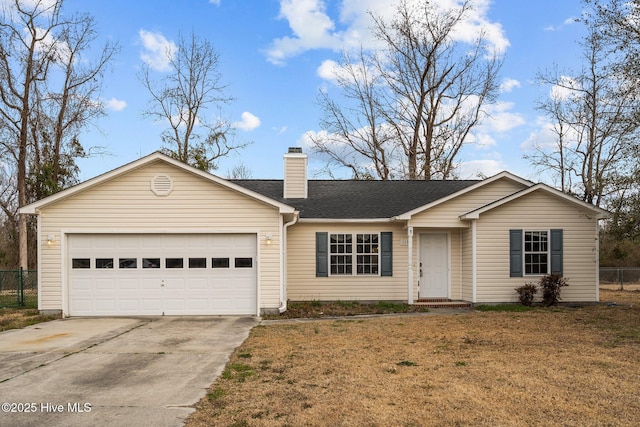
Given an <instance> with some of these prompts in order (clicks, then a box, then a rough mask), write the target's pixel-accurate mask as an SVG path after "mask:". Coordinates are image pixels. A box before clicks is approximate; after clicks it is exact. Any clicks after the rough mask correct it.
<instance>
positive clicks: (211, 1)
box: [209, 0, 222, 6]
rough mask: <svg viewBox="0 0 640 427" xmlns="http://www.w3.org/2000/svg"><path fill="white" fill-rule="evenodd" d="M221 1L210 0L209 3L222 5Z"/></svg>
mask: <svg viewBox="0 0 640 427" xmlns="http://www.w3.org/2000/svg"><path fill="white" fill-rule="evenodd" d="M221 1H222V0H209V3H211V4H215V5H216V6H220V2H221Z"/></svg>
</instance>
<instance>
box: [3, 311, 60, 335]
mask: <svg viewBox="0 0 640 427" xmlns="http://www.w3.org/2000/svg"><path fill="white" fill-rule="evenodd" d="M60 317H61V316H59V315H42V314H40V312H39V311H38V310H36V309H30V308H2V309H0V331H6V330H9V329H21V328H24V327H26V326H29V325H35V324H36V323H41V322H48V321H50V320H55V319H60Z"/></svg>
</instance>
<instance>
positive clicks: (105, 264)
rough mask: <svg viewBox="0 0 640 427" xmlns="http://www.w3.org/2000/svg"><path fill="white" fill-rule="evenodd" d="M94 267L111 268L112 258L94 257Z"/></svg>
mask: <svg viewBox="0 0 640 427" xmlns="http://www.w3.org/2000/svg"><path fill="white" fill-rule="evenodd" d="M96 268H113V258H96Z"/></svg>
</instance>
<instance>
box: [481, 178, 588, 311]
mask: <svg viewBox="0 0 640 427" xmlns="http://www.w3.org/2000/svg"><path fill="white" fill-rule="evenodd" d="M555 228H559V229H562V230H563V270H564V277H565V278H567V279H568V281H569V286H568V287H566V288H563V289H562V294H561V297H562V300H563V301H566V302H571V301H575V302H580V301H595V300H596V295H597V294H596V291H597V286H596V266H597V260H596V256H597V251H596V245H597V240H596V238H597V235H596V232H595V230H596V220H595V218H593V214H592V213H587V212H583V211H581V210H579V209H578V208H576V207H575V206H574V205H571V204H569V203H567V202H564V201H562V200H561V199H559V198H555V197H553V196H551V195H549V194H546V193H543V192H542V191H537V192H533V193H531V194H528V195H526V196H523V197H521V198H519V199H517V200H514V201H512V202H510V203H507V204H505V205H503V206H500V207H497V208H495V209H493V210H490V211H488V212H486V213H484V214H482V215H481V216H480V219H479V220H478V224H477V242H478V246H477V274H478V276H477V280H478V288H477V302H479V303H482V302H514V301H517V294H516V292H515V290H514V288H516V287H518V286H521V285H524V284H525V283H529V282H537V281H538V280H539V278H540V276H524V277H515V278H511V277H509V229H523V230H533V231H536V230H551V229H555Z"/></svg>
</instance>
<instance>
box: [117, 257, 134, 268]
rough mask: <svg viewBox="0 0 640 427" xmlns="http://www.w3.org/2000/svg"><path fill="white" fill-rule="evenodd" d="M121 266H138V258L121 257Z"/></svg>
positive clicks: (119, 265) (119, 263) (119, 264)
mask: <svg viewBox="0 0 640 427" xmlns="http://www.w3.org/2000/svg"><path fill="white" fill-rule="evenodd" d="M118 267H119V268H138V260H137V258H120V260H119V262H118Z"/></svg>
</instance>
